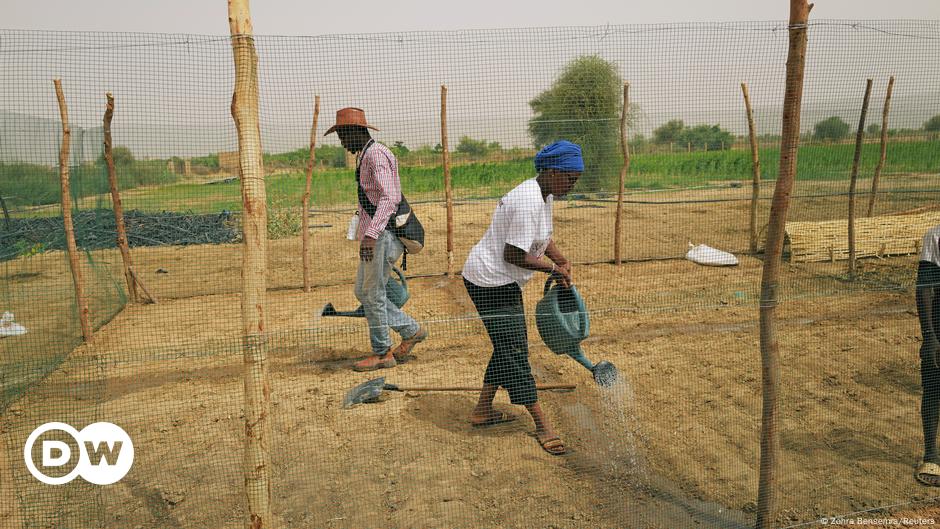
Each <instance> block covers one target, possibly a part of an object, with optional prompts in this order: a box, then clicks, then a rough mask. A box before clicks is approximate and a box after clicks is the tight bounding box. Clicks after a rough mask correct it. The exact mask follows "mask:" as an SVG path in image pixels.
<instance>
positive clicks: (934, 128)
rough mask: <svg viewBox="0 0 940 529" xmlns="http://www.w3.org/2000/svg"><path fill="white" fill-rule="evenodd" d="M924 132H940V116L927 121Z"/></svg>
mask: <svg viewBox="0 0 940 529" xmlns="http://www.w3.org/2000/svg"><path fill="white" fill-rule="evenodd" d="M924 130H926V131H927V132H940V114H937V115H936V116H934V117H932V118H930V119H928V120H927V121H925V122H924Z"/></svg>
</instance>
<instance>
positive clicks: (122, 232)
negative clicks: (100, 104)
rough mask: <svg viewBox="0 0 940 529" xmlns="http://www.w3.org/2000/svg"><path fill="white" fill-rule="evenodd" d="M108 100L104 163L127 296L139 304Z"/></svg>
mask: <svg viewBox="0 0 940 529" xmlns="http://www.w3.org/2000/svg"><path fill="white" fill-rule="evenodd" d="M105 97H106V98H107V100H108V103H107V106H106V107H105V111H104V161H105V163H106V165H107V166H108V187H109V188H110V189H111V204H112V205H113V206H114V222H115V226H117V245H118V249H119V250H120V251H121V262H122V263H123V264H124V280H125V281H126V282H127V295H128V297H130V299H131V301H132V302H134V303H137V302H138V301H140V299H139V298H138V296H137V286H136V282H135V281H134V277H133V276H131V269H132V268H133V267H134V263H133V262H132V261H131V250H130V248H128V246H127V228H125V226H124V207H123V206H122V205H121V194H120V192H118V184H117V174H116V171H115V169H114V154H113V153H112V147H113V143H112V142H111V118H112V117H113V116H114V97H113V96H112V95H111V92H108V93H107V94H105Z"/></svg>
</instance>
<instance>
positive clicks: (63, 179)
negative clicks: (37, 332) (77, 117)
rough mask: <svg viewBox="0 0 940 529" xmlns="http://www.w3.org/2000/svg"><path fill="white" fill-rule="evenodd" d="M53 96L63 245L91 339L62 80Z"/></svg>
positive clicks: (80, 314) (80, 318) (84, 327)
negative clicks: (58, 138)
mask: <svg viewBox="0 0 940 529" xmlns="http://www.w3.org/2000/svg"><path fill="white" fill-rule="evenodd" d="M53 84H54V85H55V96H56V99H57V100H58V101H59V115H60V116H61V117H62V147H61V148H60V149H59V182H60V184H61V187H62V222H63V224H64V225H65V246H66V249H67V250H68V254H69V267H70V268H71V269H72V283H74V284H75V301H76V302H77V303H78V321H79V323H80V324H81V327H82V338H84V340H85V341H86V342H89V341H91V338H92V329H91V324H90V323H89V321H88V300H87V299H86V298H85V281H84V278H83V277H82V269H81V266H80V265H79V260H78V245H77V244H75V228H74V226H73V225H72V192H71V189H70V188H69V142H70V140H71V137H72V129H71V128H70V127H69V110H68V108H67V107H66V104H65V94H64V93H63V92H62V81H61V80H59V79H56V80H54V81H53Z"/></svg>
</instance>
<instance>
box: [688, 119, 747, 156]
mask: <svg viewBox="0 0 940 529" xmlns="http://www.w3.org/2000/svg"><path fill="white" fill-rule="evenodd" d="M680 141H681V142H682V143H684V144H690V143H691V144H692V148H693V149H708V150H709V151H717V150H719V149H726V148H730V147H731V143H732V142H733V141H734V136H733V135H732V134H731V133H730V132H728V131H726V130H722V128H721V127H720V126H718V125H696V126H694V127H691V128H686V129H685V130H683V131H682V135H681V136H680Z"/></svg>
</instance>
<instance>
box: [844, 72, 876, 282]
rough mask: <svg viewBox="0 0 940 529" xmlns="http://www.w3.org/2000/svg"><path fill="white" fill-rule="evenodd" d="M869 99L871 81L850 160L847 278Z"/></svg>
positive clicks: (851, 266)
mask: <svg viewBox="0 0 940 529" xmlns="http://www.w3.org/2000/svg"><path fill="white" fill-rule="evenodd" d="M870 97H871V79H869V80H868V81H866V83H865V97H864V99H862V114H861V116H859V118H858V132H856V133H855V157H854V158H853V159H852V178H851V180H849V277H851V278H853V279H854V278H855V272H856V267H855V185H856V182H857V180H858V163H859V160H860V159H861V157H862V140H864V139H865V116H866V115H867V114H868V100H869V98H870Z"/></svg>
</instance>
